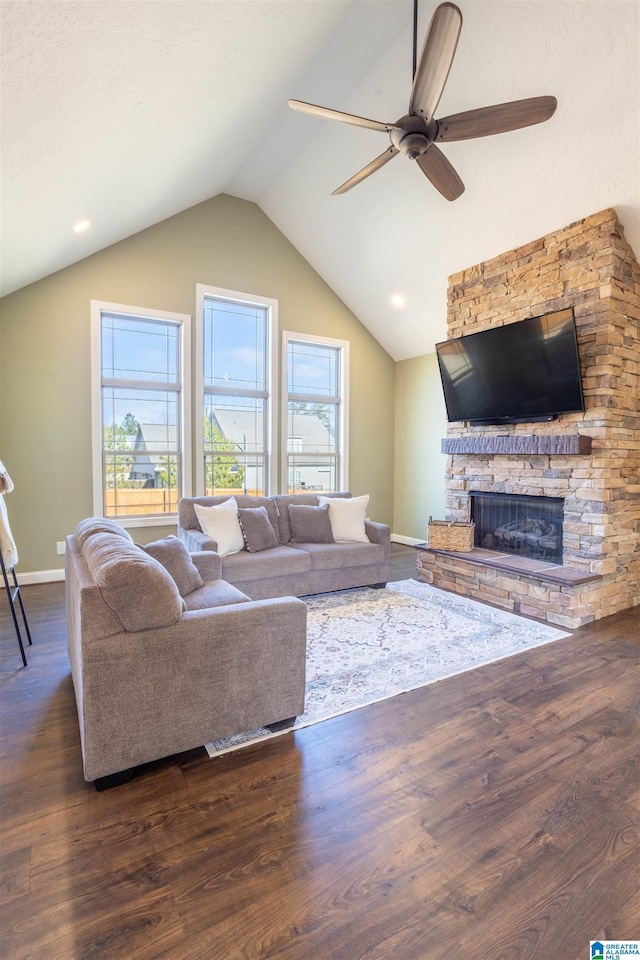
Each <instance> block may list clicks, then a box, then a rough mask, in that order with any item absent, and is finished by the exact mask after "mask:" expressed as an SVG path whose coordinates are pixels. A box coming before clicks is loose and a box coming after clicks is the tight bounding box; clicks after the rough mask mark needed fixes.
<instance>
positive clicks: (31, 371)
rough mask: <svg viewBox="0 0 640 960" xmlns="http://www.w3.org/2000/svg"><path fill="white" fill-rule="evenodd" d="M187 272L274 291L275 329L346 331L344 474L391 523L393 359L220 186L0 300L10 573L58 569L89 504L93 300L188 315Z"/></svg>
mask: <svg viewBox="0 0 640 960" xmlns="http://www.w3.org/2000/svg"><path fill="white" fill-rule="evenodd" d="M197 283H204V284H210V285H214V286H219V287H226V288H228V289H231V290H239V291H242V292H246V293H253V294H256V295H259V296H267V297H274V298H276V299H277V300H278V301H279V325H280V329H281V330H292V331H295V332H301V333H309V334H315V335H318V336H328V337H336V338H339V339H342V340H349V341H350V343H351V383H350V440H351V445H350V447H351V449H350V483H349V486H350V488H351V490H352V491H353V493H354V494H362V493H369V494H370V495H371V501H370V515H371V516H372V517H374V518H375V519H377V520H381V521H383V522H385V523H389V524H392V521H393V456H392V451H393V434H394V413H393V406H394V381H395V376H394V374H395V364H394V362H393V360H392V359H391V357H390V356H389V355H388V354H387V353H386V352H385V351H384V350H383V348H382V347H381V346H380V344H379V343H378V342H377V341H376V340H375V339H374V338H373V337H372V336H371V334H370V333H369V332H368V331H367V330H366V328H365V327H364V326H363V325H362V324H361V323H360V321H359V320H358V319H357V318H356V317H355V316H354V315H353V314H352V313H351V312H350V311H349V310H348V309H347V307H346V306H345V305H344V303H343V302H342V301H341V300H340V299H339V298H338V297H337V296H336V295H335V294H334V293H333V291H332V290H331V289H330V288H329V287H328V286H327V284H326V283H325V282H324V281H323V280H322V279H321V277H320V276H319V275H318V274H317V273H316V272H315V271H314V270H313V269H312V268H311V266H310V265H309V264H308V263H307V261H306V260H304V258H303V257H302V256H301V255H300V254H299V253H298V252H297V250H296V249H295V248H294V247H293V246H292V245H291V244H290V243H289V241H288V240H287V239H286V238H285V237H284V236H283V234H282V233H280V231H279V230H278V229H277V228H276V227H275V226H274V224H273V223H272V222H271V221H270V220H269V219H268V217H266V216H265V214H264V213H263V212H262V211H261V210H260V209H259V207H258V206H256V205H255V204H253V203H249V202H247V201H244V200H238V199H236V198H234V197H229V196H225V195H220V196H218V197H215V198H213V199H211V200H208V201H206V202H204V203H201V204H199V205H198V206H196V207H193V208H191V209H190V210H186V211H184V212H183V213H181V214H178V215H177V216H175V217H172V218H170V219H169V220H165V221H163V222H162V223H159V224H156V225H155V226H153V227H150V228H149V229H148V230H144V231H142V232H141V233H139V234H136V235H135V236H133V237H130V238H128V239H127V240H123V241H122V242H120V243H117V244H114V245H113V246H112V247H109V248H108V249H106V250H103V251H101V252H100V253H97V254H95V255H93V256H91V257H88V258H87V259H85V260H82V261H80V262H79V263H76V264H74V265H73V266H71V267H68V268H66V269H65V270H61V271H59V272H58V273H55V274H53V275H51V276H50V277H46V278H45V279H43V280H40V281H38V282H37V283H34V284H31V285H30V286H28V287H25V288H24V289H22V290H19V291H17V292H16V293H14V294H11V295H10V296H8V297H5V298H4V299H3V300H2V301H0V325H1V333H0V459H1V460H3V461H4V463H5V466H6V468H7V470H8V471H9V473H10V475H11V477H12V479H13V481H14V483H15V490H14V491H13V493H11V494H9V495H8V496H7V500H6V504H7V509H8V512H9V518H10V522H11V528H12V531H13V534H14V538H15V540H16V543H17V545H18V551H19V554H20V565H19V572H20V573H23V572H33V571H43V570H54V569H58V568H60V567H62V566H63V558H62V557H59V556H57V555H56V550H55V545H56V542H57V541H60V540H64V538H65V536H66V535H67V534H68V533H69V532H71V531H73V529H74V528H75V526H76V524H77V522H78V521H79V520H81V519H82V518H83V517H87V516H91V514H92V513H93V502H92V486H91V393H90V376H91V374H90V329H91V328H90V301H91V300H105V301H111V302H115V303H122V304H127V305H130V306H136V307H148V308H154V309H159V310H170V311H176V312H178V313H188V314H191V315H192V316H195V309H196V306H195V300H196V284H197ZM130 532H131V534H132V536H133V537H134V539H139V540H140V541H144V542H146V541H149V540H152V539H155V538H156V537H161V536H166V535H167V533H170V532H172V528H171V527H167V526H163V527H157V528H153V529H151V528H145V529H144V530H135V529H134V530H131V531H130Z"/></svg>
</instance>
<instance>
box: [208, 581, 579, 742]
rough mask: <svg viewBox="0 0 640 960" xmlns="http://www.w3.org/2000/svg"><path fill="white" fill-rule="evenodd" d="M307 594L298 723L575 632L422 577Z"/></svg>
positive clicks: (262, 735)
mask: <svg viewBox="0 0 640 960" xmlns="http://www.w3.org/2000/svg"><path fill="white" fill-rule="evenodd" d="M305 602H306V603H307V607H308V626H307V687H306V700H305V712H304V714H303V715H302V716H300V717H298V718H297V720H296V722H295V724H294V726H293V729H294V730H299V729H300V728H302V727H307V726H310V725H311V724H312V723H318V722H320V721H321V720H327V719H329V718H330V717H336V716H339V715H340V714H342V713H348V712H349V711H351V710H356V709H358V708H360V707H364V706H367V705H368V704H371V703H376V702H377V701H379V700H386V699H387V698H388V697H395V696H397V695H398V694H400V693H406V692H407V691H408V690H414V689H415V688H416V687H423V686H426V685H427V684H429V683H434V682H435V681H437V680H443V679H445V678H446V677H451V676H454V675H455V674H458V673H464V672H465V671H466V670H473V668H474V667H479V666H482V665H484V664H487V663H492V662H494V661H495V660H502V659H503V658H504V657H510V656H512V655H513V654H515V653H521V652H522V651H523V650H529V649H531V648H532V647H538V646H541V645H542V644H545V643H550V642H552V641H553V640H559V639H561V638H562V637H568V636H571V634H569V633H566V632H564V631H562V630H558V629H556V628H554V627H550V626H548V625H547V624H544V623H538V622H537V621H535V620H527V619H525V618H524V617H519V616H516V615H515V614H512V613H507V612H505V611H502V610H499V609H496V608H495V607H489V606H485V605H484V604H482V603H477V602H476V601H475V600H468V599H467V598H466V597H459V596H457V595H456V594H453V593H447V592H446V591H444V590H438V589H437V588H436V587H431V586H429V584H426V583H418V581H416V580H401V581H399V582H397V583H389V584H388V585H387V587H386V588H385V589H384V590H374V589H373V588H371V587H360V588H358V589H355V590H343V591H340V592H339V593H327V594H323V595H321V596H318V597H308V598H305ZM282 732H285V733H287V732H290V731H282ZM274 736H280V733H271V731H270V730H268V729H265V728H259V729H258V730H248V731H246V732H245V733H241V734H237V735H236V736H233V737H226V738H224V739H222V740H216V741H214V742H213V743H207V744H206V749H207V752H208V753H209V755H210V756H212V757H214V756H220V755H221V754H224V753H228V752H229V751H231V750H236V749H238V748H239V747H244V746H248V745H249V744H251V743H255V742H256V741H259V740H266V739H268V738H270V737H274Z"/></svg>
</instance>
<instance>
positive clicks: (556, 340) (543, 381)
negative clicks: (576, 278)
mask: <svg viewBox="0 0 640 960" xmlns="http://www.w3.org/2000/svg"><path fill="white" fill-rule="evenodd" d="M436 353H437V356H438V365H439V367H440V376H441V378H442V387H443V390H444V399H445V404H446V408H447V419H448V420H449V422H453V421H457V420H469V421H470V422H471V423H487V424H489V423H497V424H500V423H517V422H521V423H526V422H534V421H537V420H552V419H554V418H555V417H556V416H557V415H558V414H561V413H572V412H576V411H581V410H584V399H583V395H582V381H581V378H580V363H579V360H578V345H577V338H576V325H575V320H574V316H573V309H571V308H569V309H567V310H558V311H556V312H555V313H548V314H546V315H545V316H542V317H531V318H530V319H528V320H519V321H516V322H515V323H509V324H506V325H505V326H503V327H494V328H493V329H491V330H483V331H482V332H480V333H470V334H469V335H468V336H466V337H459V338H457V339H456V340H446V341H445V342H444V343H437V344H436Z"/></svg>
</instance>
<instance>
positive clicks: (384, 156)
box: [331, 147, 399, 197]
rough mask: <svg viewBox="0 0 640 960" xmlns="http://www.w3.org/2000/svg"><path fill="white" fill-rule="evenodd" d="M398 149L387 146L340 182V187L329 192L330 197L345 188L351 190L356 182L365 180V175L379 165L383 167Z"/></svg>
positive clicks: (374, 170) (373, 171)
mask: <svg viewBox="0 0 640 960" xmlns="http://www.w3.org/2000/svg"><path fill="white" fill-rule="evenodd" d="M398 152H399V151H398V150H396V148H395V147H388V148H387V149H386V150H385V152H384V153H381V154H380V156H379V157H376V159H375V160H372V161H371V163H368V164H367V165H366V167H363V168H362V170H360V171H359V173H356V174H355V175H354V176H353V177H351V179H350V180H347V181H346V182H345V183H343V184H342V186H341V187H338V189H337V190H334V191H333V192H332V194H331V196H332V197H337V196H338V194H339V193H346V192H347V190H351V187H355V186H356V185H357V184H358V183H361V181H362V180H365V179H366V178H367V177H370V176H371V174H372V173H375V172H376V170H379V169H380V167H384V165H385V163H388V162H389V160H392V159H393V157H395V156H396V155H397V154H398Z"/></svg>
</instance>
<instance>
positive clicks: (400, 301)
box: [391, 293, 405, 307]
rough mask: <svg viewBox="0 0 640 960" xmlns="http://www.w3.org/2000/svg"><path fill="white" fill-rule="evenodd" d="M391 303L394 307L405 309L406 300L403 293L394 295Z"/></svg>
mask: <svg viewBox="0 0 640 960" xmlns="http://www.w3.org/2000/svg"><path fill="white" fill-rule="evenodd" d="M391 303H392V304H393V305H394V307H404V304H405V299H404V297H403V296H402V294H401V293H394V294H393V296H392V297H391Z"/></svg>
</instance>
